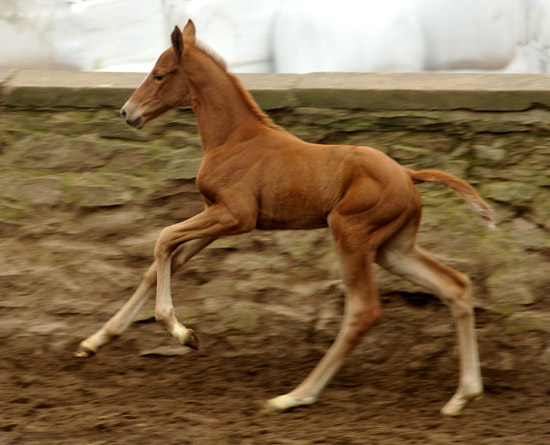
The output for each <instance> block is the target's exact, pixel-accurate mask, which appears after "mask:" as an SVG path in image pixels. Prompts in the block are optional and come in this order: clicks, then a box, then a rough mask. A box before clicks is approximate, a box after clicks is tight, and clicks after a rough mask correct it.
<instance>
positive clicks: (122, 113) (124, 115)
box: [120, 108, 127, 119]
mask: <svg viewBox="0 0 550 445" xmlns="http://www.w3.org/2000/svg"><path fill="white" fill-rule="evenodd" d="M126 116H127V115H126V110H125V109H124V108H123V109H122V110H120V117H122V119H126Z"/></svg>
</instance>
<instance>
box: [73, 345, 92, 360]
mask: <svg viewBox="0 0 550 445" xmlns="http://www.w3.org/2000/svg"><path fill="white" fill-rule="evenodd" d="M93 355H95V351H93V350H91V349H90V348H88V347H86V346H84V345H82V344H80V345H79V346H78V349H77V350H76V351H75V353H74V356H75V357H79V358H88V357H92V356H93Z"/></svg>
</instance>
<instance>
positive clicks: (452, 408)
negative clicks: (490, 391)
mask: <svg viewBox="0 0 550 445" xmlns="http://www.w3.org/2000/svg"><path fill="white" fill-rule="evenodd" d="M482 395H483V389H479V390H477V391H475V392H472V393H468V394H461V393H457V394H455V395H454V396H453V397H452V398H451V400H449V401H448V402H447V403H446V404H445V406H444V407H443V408H441V414H442V415H444V416H446V417H455V416H459V415H460V414H461V413H462V410H463V409H464V408H465V407H466V406H467V405H468V404H469V403H470V402H472V401H473V400H476V399H479V398H481V397H482Z"/></svg>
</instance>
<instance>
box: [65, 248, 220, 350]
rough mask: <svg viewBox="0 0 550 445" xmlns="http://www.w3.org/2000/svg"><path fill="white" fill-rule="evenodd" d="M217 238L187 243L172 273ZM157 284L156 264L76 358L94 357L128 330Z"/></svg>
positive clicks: (175, 256) (83, 343)
mask: <svg viewBox="0 0 550 445" xmlns="http://www.w3.org/2000/svg"><path fill="white" fill-rule="evenodd" d="M215 239H216V238H215V237H211V238H201V239H196V240H193V241H190V242H188V243H186V244H185V245H184V246H183V247H181V249H180V250H178V251H176V253H175V254H174V255H173V257H172V271H176V270H177V269H179V268H180V267H181V266H183V265H184V264H185V263H187V261H189V260H190V259H191V258H192V257H193V256H195V255H196V254H197V253H198V252H200V251H201V250H202V249H204V248H205V247H206V246H208V245H209V244H210V243H212V242H213V241H214V240H215ZM156 282H157V265H156V262H154V263H153V264H151V266H150V267H149V269H148V270H147V272H145V275H144V276H143V279H142V280H141V283H140V284H139V286H138V287H137V289H136V291H135V292H134V294H133V295H132V296H131V297H130V299H129V300H128V301H127V302H126V303H125V304H124V306H122V308H121V309H120V310H119V311H118V312H117V313H116V314H115V315H113V316H112V317H111V318H110V319H109V321H107V323H105V324H104V325H103V326H102V327H101V329H100V330H99V331H97V332H96V333H95V334H92V335H91V336H90V337H88V338H87V339H86V340H83V341H82V342H81V343H80V345H79V347H78V349H77V351H76V352H75V356H76V357H90V356H92V355H94V354H95V353H96V352H97V351H98V350H99V348H101V347H102V346H105V345H106V344H107V343H110V342H111V341H112V340H114V339H115V338H117V337H119V336H120V335H122V334H123V333H124V331H126V329H128V326H130V323H131V322H132V321H133V320H134V319H135V318H136V316H137V315H138V314H139V311H140V310H141V308H142V307H143V305H144V304H145V302H146V301H147V300H148V299H149V298H150V297H151V296H152V295H153V293H154V291H155V289H154V286H155V284H156Z"/></svg>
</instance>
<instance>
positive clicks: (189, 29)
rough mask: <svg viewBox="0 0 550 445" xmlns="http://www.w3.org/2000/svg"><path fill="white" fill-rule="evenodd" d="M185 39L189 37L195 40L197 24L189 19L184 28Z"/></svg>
mask: <svg viewBox="0 0 550 445" xmlns="http://www.w3.org/2000/svg"><path fill="white" fill-rule="evenodd" d="M183 37H189V38H190V39H192V40H193V41H194V40H195V24H194V23H193V20H191V19H189V20H188V21H187V25H185V28H183Z"/></svg>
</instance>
